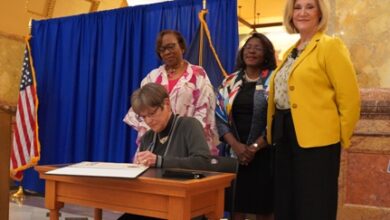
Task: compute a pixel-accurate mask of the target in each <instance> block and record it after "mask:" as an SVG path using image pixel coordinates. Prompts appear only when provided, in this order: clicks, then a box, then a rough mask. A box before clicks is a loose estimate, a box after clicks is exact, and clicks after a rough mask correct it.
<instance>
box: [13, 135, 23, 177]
mask: <svg viewBox="0 0 390 220" xmlns="http://www.w3.org/2000/svg"><path fill="white" fill-rule="evenodd" d="M14 135H15V142H14V146H16V147H13V150H17V153H18V155H16V154H15V152H14V153H13V156H14V157H15V159H16V161H18V158H19V160H20V163H21V164H18V165H17V167H14V169H16V168H18V167H20V166H23V165H24V164H26V160H25V158H24V154H23V146H22V144H21V143H20V136H19V130H18V129H17V128H15V131H14Z"/></svg>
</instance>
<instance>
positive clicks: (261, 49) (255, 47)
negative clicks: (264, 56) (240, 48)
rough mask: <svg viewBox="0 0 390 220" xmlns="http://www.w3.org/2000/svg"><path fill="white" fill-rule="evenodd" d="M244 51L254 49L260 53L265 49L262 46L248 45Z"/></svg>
mask: <svg viewBox="0 0 390 220" xmlns="http://www.w3.org/2000/svg"><path fill="white" fill-rule="evenodd" d="M244 49H245V50H251V49H253V50H255V51H258V52H260V51H263V50H264V49H263V47H261V46H252V45H248V44H247V45H245V46H244Z"/></svg>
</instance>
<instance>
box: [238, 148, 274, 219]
mask: <svg viewBox="0 0 390 220" xmlns="http://www.w3.org/2000/svg"><path fill="white" fill-rule="evenodd" d="M272 158H273V153H272V149H271V148H270V147H267V148H264V149H261V150H259V151H258V152H257V153H256V155H255V157H254V159H253V160H252V161H251V162H250V163H249V165H248V166H243V165H240V167H239V171H238V174H237V180H236V181H237V182H236V194H235V203H234V211H235V212H242V213H251V214H271V213H272V212H273V203H274V200H273V192H274V188H273V185H274V184H273V169H272V168H273V165H272V161H273V160H272Z"/></svg>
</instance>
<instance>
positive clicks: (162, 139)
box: [157, 134, 169, 144]
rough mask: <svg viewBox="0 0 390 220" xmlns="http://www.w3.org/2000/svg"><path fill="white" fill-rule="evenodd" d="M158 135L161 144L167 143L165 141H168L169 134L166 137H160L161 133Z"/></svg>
mask: <svg viewBox="0 0 390 220" xmlns="http://www.w3.org/2000/svg"><path fill="white" fill-rule="evenodd" d="M157 136H158V141H159V142H160V143H161V144H165V142H167V140H168V138H169V135H167V136H165V137H162V138H161V137H160V134H157Z"/></svg>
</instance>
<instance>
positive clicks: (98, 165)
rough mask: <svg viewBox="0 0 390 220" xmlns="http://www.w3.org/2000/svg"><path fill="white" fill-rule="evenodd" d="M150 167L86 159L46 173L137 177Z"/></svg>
mask: <svg viewBox="0 0 390 220" xmlns="http://www.w3.org/2000/svg"><path fill="white" fill-rule="evenodd" d="M146 169H148V167H146V166H143V165H139V164H133V163H106V162H89V161H84V162H80V163H76V164H72V165H69V166H66V167H62V168H58V169H54V170H50V171H48V172H46V174H55V175H73V176H96V177H117V178H136V177H137V176H139V175H140V174H141V173H143V172H144V171H145V170H146Z"/></svg>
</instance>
